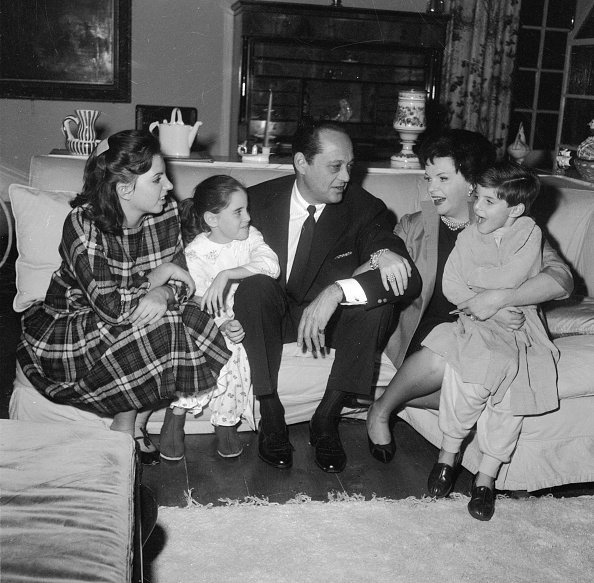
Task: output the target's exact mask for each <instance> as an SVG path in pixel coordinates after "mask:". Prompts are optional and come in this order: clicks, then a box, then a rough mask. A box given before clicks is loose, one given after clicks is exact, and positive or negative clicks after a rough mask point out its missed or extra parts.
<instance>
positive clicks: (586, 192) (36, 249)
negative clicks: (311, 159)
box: [10, 156, 594, 491]
mask: <svg viewBox="0 0 594 583" xmlns="http://www.w3.org/2000/svg"><path fill="white" fill-rule="evenodd" d="M83 167H84V159H82V158H77V157H72V156H35V157H33V158H32V160H31V172H30V177H29V187H26V186H19V185H13V186H11V188H10V197H11V203H12V209H13V214H14V215H15V219H16V229H17V236H18V239H17V245H18V251H19V258H18V260H17V290H18V293H17V297H16V298H15V302H14V307H15V309H16V310H17V311H22V310H23V309H25V308H26V307H27V305H29V304H30V302H32V301H34V300H36V299H38V298H40V297H43V295H44V292H45V289H46V287H47V284H48V281H49V277H50V275H51V272H52V271H53V270H54V269H55V268H56V266H57V262H58V254H57V243H58V242H59V238H60V233H61V224H62V221H63V218H64V216H65V214H66V213H67V212H68V210H69V207H68V206H67V200H68V198H69V197H70V196H72V193H74V192H76V191H78V190H79V189H80V187H81V185H82V172H83ZM168 172H169V177H170V178H171V180H172V182H173V183H174V186H175V190H174V193H175V195H176V196H177V197H178V198H184V197H187V196H189V195H190V194H191V191H192V188H193V186H195V185H196V184H197V183H198V182H199V181H200V180H202V179H204V178H206V177H207V176H210V175H212V174H221V173H227V174H231V175H233V176H235V177H236V178H237V179H239V180H240V181H241V182H242V183H243V184H245V185H246V186H250V185H252V184H257V183H259V182H262V181H263V180H267V179H270V178H275V177H278V176H281V175H284V174H287V173H292V169H291V167H289V166H267V167H263V166H249V165H247V164H241V163H235V164H233V163H222V162H221V163H218V162H215V163H214V164H212V163H211V164H208V163H198V162H195V161H183V160H175V161H173V162H169V168H168ZM355 179H356V178H355ZM360 181H361V183H362V185H363V187H364V188H366V189H367V190H368V191H369V192H371V193H372V194H374V195H376V196H378V197H379V198H381V199H382V200H384V202H385V203H386V204H387V206H388V207H389V208H390V209H391V210H392V211H393V212H394V213H395V215H396V217H398V218H399V217H401V216H402V215H403V214H406V213H409V212H413V211H415V210H417V209H418V205H419V201H420V200H421V199H423V198H424V197H426V189H425V185H424V182H423V177H422V171H395V170H392V169H388V168H386V169H369V170H368V171H367V173H364V175H362V177H361V180H360ZM543 182H544V184H545V189H544V192H543V194H542V195H541V199H540V200H539V203H538V205H537V214H538V215H539V216H540V217H541V219H542V224H545V225H546V228H547V230H548V231H549V233H550V235H551V237H552V239H553V242H554V243H555V244H557V245H558V247H559V249H560V250H561V252H562V254H563V255H564V257H565V259H566V260H567V261H568V262H569V263H570V264H571V265H572V267H573V268H574V270H575V271H576V274H578V278H577V280H578V285H577V291H580V292H581V293H582V294H587V295H589V296H594V189H593V188H592V186H591V185H588V184H587V183H584V182H580V181H572V180H569V179H564V178H561V177H544V178H543ZM38 189H39V190H38ZM58 190H59V191H63V192H59V193H58V192H55V191H58ZM64 191H65V192H64ZM539 205H540V206H539ZM550 314H551V320H550V324H551V327H552V330H553V332H556V333H557V335H558V336H560V337H559V338H557V339H556V340H555V342H556V344H557V346H558V347H559V349H560V352H561V359H560V362H559V393H560V397H561V405H560V408H559V410H558V411H555V412H553V413H550V414H547V415H542V416H539V417H531V418H527V419H526V420H525V422H524V428H523V431H522V435H521V437H520V441H519V443H518V447H517V450H516V452H515V453H514V456H513V459H512V461H511V463H510V464H506V465H505V466H504V467H503V468H502V471H501V472H500V475H499V478H498V480H497V487H498V488H500V489H505V490H529V491H534V490H538V489H542V488H547V487H552V486H558V485H562V484H568V483H580V482H592V481H594V299H586V301H585V302H580V303H576V304H573V305H570V306H568V305H567V302H565V303H563V304H559V303H557V304H556V306H555V309H554V310H553V311H552V312H551V313H550ZM331 360H332V355H330V356H329V357H328V358H325V359H320V358H318V359H314V358H311V357H310V356H308V355H302V354H300V353H299V351H298V350H297V348H296V346H295V345H287V346H286V347H285V349H284V353H283V362H282V366H281V373H280V378H279V393H280V395H281V399H282V400H283V403H284V404H285V407H286V414H287V422H288V423H289V424H291V423H298V422H301V421H306V420H308V419H309V418H310V416H311V414H312V412H313V410H314V409H315V407H316V405H317V402H318V401H319V399H320V397H321V394H322V392H323V390H324V387H325V384H326V379H327V376H328V373H329V370H330V365H331ZM394 373H395V369H394V367H393V366H392V364H391V363H390V361H389V360H388V359H387V357H385V355H384V356H383V357H382V360H381V363H378V381H377V387H378V390H381V387H382V386H385V385H386V384H387V383H388V382H389V380H390V379H391V378H392V376H393V375H394ZM10 414H11V417H13V418H18V419H25V420H52V419H55V420H63V419H65V418H68V419H82V420H86V421H87V422H88V423H99V424H101V423H103V424H105V425H107V424H108V423H109V420H105V419H103V420H102V419H100V418H98V417H96V416H94V415H92V414H90V413H87V412H83V411H78V410H75V409H73V408H72V407H68V406H64V405H56V404H54V403H50V402H49V401H47V400H46V399H44V398H43V397H41V396H40V395H39V394H38V393H37V391H35V389H33V387H31V386H30V384H29V383H28V381H27V379H26V378H25V377H24V375H23V374H22V372H21V371H20V369H19V368H18V367H17V375H16V380H15V385H14V391H13V395H12V399H11V409H10ZM400 416H401V417H402V418H403V419H404V420H405V421H407V422H408V423H409V424H410V425H412V426H413V427H414V428H415V429H416V430H417V431H419V432H420V433H421V434H422V435H423V436H424V437H425V438H426V439H428V440H429V441H430V442H432V443H433V444H434V445H439V443H440V441H441V435H440V432H439V428H438V425H437V415H436V413H435V412H433V411H426V410H418V409H410V408H409V409H405V410H403V411H402V412H401V413H400ZM161 419H162V411H161V412H156V413H154V414H153V415H152V417H151V420H150V422H149V431H150V432H151V433H158V431H159V427H160V420H161ZM186 430H187V431H188V432H193V433H203V432H210V431H211V430H212V426H211V425H210V423H209V414H208V411H206V412H205V413H204V414H203V415H202V416H200V417H198V418H196V419H191V420H190V419H188V422H187V423H186ZM463 463H464V465H465V466H466V467H467V468H468V469H469V470H470V471H471V472H475V471H476V469H477V466H478V450H477V447H476V442H475V441H473V442H471V443H470V445H469V447H468V448H467V450H466V453H465V457H464V462H463Z"/></svg>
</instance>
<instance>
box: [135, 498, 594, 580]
mask: <svg viewBox="0 0 594 583" xmlns="http://www.w3.org/2000/svg"><path fill="white" fill-rule="evenodd" d="M225 502H227V506H216V507H212V506H196V505H195V504H192V502H190V503H189V506H188V507H187V508H166V507H161V508H159V517H158V521H157V528H158V529H162V530H163V531H164V533H162V534H164V544H163V548H162V549H161V551H160V553H159V554H158V556H156V557H155V559H154V560H153V562H152V563H151V564H150V565H149V568H148V570H147V573H146V577H147V580H146V583H186V582H187V583H196V582H202V581H204V582H209V583H218V582H222V583H232V582H241V583H284V582H290V583H301V582H303V583H318V582H319V583H335V582H341V583H342V582H344V583H359V582H361V583H363V582H365V583H368V582H379V581H382V582H383V581H386V582H406V583H425V582H428V583H429V582H430V583H461V582H467V581H468V582H473V583H495V582H497V583H499V582H502V583H520V582H526V583H554V582H560V583H591V582H593V581H594V497H593V496H580V497H577V498H563V499H559V498H553V497H545V498H527V499H523V500H513V499H509V498H502V497H499V498H498V499H497V502H496V511H495V516H494V517H493V518H492V519H491V521H489V522H480V521H478V520H475V519H473V518H472V517H471V516H470V515H469V514H468V511H467V508H466V505H467V503H468V497H466V496H462V495H455V496H454V497H452V498H449V499H445V500H435V499H431V498H422V499H417V498H408V499H406V500H397V501H395V500H385V499H372V500H369V501H365V500H364V497H362V496H361V497H359V496H340V495H337V494H330V495H329V502H312V501H311V500H310V499H309V498H308V497H307V496H305V495H301V496H297V497H296V499H294V500H292V501H291V502H289V503H287V504H282V505H279V504H269V503H268V502H267V501H266V500H260V499H256V498H246V499H245V500H244V501H241V502H239V501H233V500H226V501H225Z"/></svg>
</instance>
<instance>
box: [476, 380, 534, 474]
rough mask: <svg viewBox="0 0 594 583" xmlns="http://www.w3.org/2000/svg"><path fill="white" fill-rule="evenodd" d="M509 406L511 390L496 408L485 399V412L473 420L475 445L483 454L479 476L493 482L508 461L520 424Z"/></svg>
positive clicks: (522, 418) (516, 441)
mask: <svg viewBox="0 0 594 583" xmlns="http://www.w3.org/2000/svg"><path fill="white" fill-rule="evenodd" d="M510 404H511V391H507V393H506V394H505V395H504V397H503V400H502V401H501V402H499V403H497V404H496V405H494V404H493V402H492V399H488V401H487V405H486V407H485V410H484V411H483V414H482V415H481V416H480V417H479V419H478V421H477V427H476V432H477V437H478V445H479V450H480V451H481V453H482V454H483V458H482V460H481V463H480V465H479V473H480V474H482V475H483V476H488V477H490V478H491V479H492V481H493V482H494V480H495V478H496V477H497V474H498V472H499V469H500V468H501V464H504V463H507V462H509V461H510V459H511V456H512V454H513V452H514V450H515V448H516V445H517V443H518V439H519V437H520V432H521V431H522V424H523V423H524V417H523V416H521V415H513V414H512V411H511V408H510ZM481 477H482V476H481ZM482 481H484V480H481V484H479V485H483V484H482ZM477 483H478V482H477ZM484 485H487V484H484Z"/></svg>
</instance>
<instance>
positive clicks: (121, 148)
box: [70, 130, 161, 235]
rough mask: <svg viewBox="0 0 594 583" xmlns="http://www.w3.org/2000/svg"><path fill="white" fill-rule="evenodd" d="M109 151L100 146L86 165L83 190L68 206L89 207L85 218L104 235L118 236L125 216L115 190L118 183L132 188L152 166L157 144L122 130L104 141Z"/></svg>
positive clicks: (148, 135)
mask: <svg viewBox="0 0 594 583" xmlns="http://www.w3.org/2000/svg"><path fill="white" fill-rule="evenodd" d="M107 144H108V148H107V149H106V150H104V149H103V147H104V144H103V143H101V144H99V149H100V150H101V153H100V154H98V155H97V153H96V152H97V149H95V152H93V153H92V154H91V155H90V156H89V159H88V160H87V163H86V165H85V172H84V183H83V189H82V192H81V193H80V194H78V195H77V196H76V198H75V199H74V200H73V201H72V202H71V203H70V204H71V205H72V206H73V207H77V206H81V205H83V204H86V205H88V206H87V207H86V208H85V211H84V212H85V216H86V217H87V218H88V219H90V220H92V221H94V222H95V223H96V224H97V227H98V228H99V229H100V230H101V231H104V232H106V233H113V234H116V235H117V234H121V232H122V227H123V224H124V212H123V211H122V207H121V206H120V200H119V197H118V193H117V192H116V186H117V184H118V183H120V182H124V183H126V184H134V183H135V182H136V179H137V177H138V176H140V175H141V174H145V173H146V172H148V171H149V170H150V169H151V166H152V165H153V156H156V155H159V154H160V153H161V149H160V148H159V141H158V140H157V138H156V137H155V136H153V134H151V133H149V132H147V131H141V130H124V131H122V132H118V133H117V134H113V135H112V136H109V138H107Z"/></svg>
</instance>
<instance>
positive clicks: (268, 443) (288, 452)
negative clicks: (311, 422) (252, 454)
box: [258, 427, 293, 470]
mask: <svg viewBox="0 0 594 583" xmlns="http://www.w3.org/2000/svg"><path fill="white" fill-rule="evenodd" d="M258 430H259V432H258V457H259V458H260V459H261V460H262V461H265V462H266V463H267V464H269V465H271V466H273V467H275V468H278V469H280V470H286V469H289V468H290V467H291V466H292V465H293V446H292V445H291V442H290V441H289V430H288V429H287V428H286V427H285V430H284V431H280V432H272V433H264V431H262V428H261V427H259V428H258Z"/></svg>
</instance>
